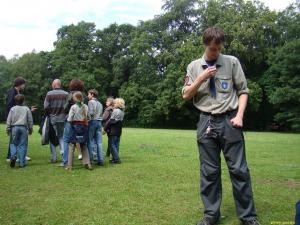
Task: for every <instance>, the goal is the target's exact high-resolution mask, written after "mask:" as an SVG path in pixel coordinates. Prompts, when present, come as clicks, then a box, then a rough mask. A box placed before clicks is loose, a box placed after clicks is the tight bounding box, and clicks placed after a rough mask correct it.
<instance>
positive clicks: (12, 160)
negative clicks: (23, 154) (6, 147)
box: [9, 156, 17, 168]
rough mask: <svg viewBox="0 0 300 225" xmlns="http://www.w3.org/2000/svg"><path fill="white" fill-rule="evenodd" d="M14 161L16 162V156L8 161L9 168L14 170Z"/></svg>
mask: <svg viewBox="0 0 300 225" xmlns="http://www.w3.org/2000/svg"><path fill="white" fill-rule="evenodd" d="M16 161H17V157H16V156H13V157H12V158H11V159H10V164H9V165H10V167H11V168H14V167H15V165H16Z"/></svg>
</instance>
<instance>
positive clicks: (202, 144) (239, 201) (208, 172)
mask: <svg viewBox="0 0 300 225" xmlns="http://www.w3.org/2000/svg"><path fill="white" fill-rule="evenodd" d="M235 114H236V112H230V113H227V114H223V115H219V116H211V115H210V114H207V113H201V114H200V119H199V122H198V125H197V127H198V129H197V140H198V148H199V158H200V177H201V184H200V194H201V198H202V201H203V204H204V215H205V216H210V217H216V218H219V217H220V205H221V200H222V182H221V157H220V154H221V151H222V152H223V154H224V158H225V161H226V163H227V166H228V169H229V173H230V179H231V183H232V189H233V196H234V200H235V205H236V212H237V215H238V217H239V218H240V219H242V220H250V219H252V218H256V217H257V215H256V211H255V207H254V201H253V194H252V187H251V179H250V173H249V169H248V166H247V162H246V156H245V143H244V136H243V133H242V130H241V129H239V128H235V127H233V126H232V124H231V122H230V120H231V119H232V118H233V117H234V116H235ZM208 126H210V128H211V129H207V128H208Z"/></svg>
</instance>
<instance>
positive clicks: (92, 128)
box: [88, 120, 103, 162]
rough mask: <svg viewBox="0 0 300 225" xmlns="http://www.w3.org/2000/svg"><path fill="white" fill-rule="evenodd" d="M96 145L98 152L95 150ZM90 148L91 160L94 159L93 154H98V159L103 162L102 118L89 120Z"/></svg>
mask: <svg viewBox="0 0 300 225" xmlns="http://www.w3.org/2000/svg"><path fill="white" fill-rule="evenodd" d="M94 145H95V147H96V152H94ZM88 149H89V155H90V159H91V161H92V160H93V156H94V155H96V154H97V161H98V162H103V155H102V124H101V121H100V120H91V121H89V139H88Z"/></svg>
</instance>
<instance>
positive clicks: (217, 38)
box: [202, 27, 225, 45]
mask: <svg viewBox="0 0 300 225" xmlns="http://www.w3.org/2000/svg"><path fill="white" fill-rule="evenodd" d="M202 41H203V44H205V45H209V44H210V42H212V41H213V42H214V43H216V44H222V43H224V41H225V34H224V31H223V30H222V29H221V28H219V27H209V28H207V29H206V30H205V31H204V32H203V37H202Z"/></svg>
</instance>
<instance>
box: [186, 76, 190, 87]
mask: <svg viewBox="0 0 300 225" xmlns="http://www.w3.org/2000/svg"><path fill="white" fill-rule="evenodd" d="M189 81H190V78H189V76H185V78H184V86H190V85H191V84H189Z"/></svg>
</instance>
